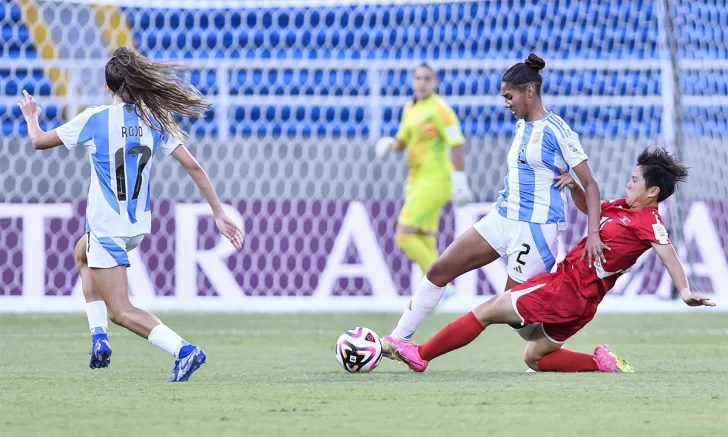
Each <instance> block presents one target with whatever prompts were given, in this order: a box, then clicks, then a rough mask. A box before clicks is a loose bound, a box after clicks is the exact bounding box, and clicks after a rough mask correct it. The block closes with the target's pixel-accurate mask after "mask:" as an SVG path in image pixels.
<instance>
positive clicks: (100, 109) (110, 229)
mask: <svg viewBox="0 0 728 437" xmlns="http://www.w3.org/2000/svg"><path fill="white" fill-rule="evenodd" d="M57 133H58V137H59V138H60V139H61V141H62V142H63V144H64V145H65V146H66V147H67V148H69V149H72V148H74V147H76V146H81V145H82V146H86V147H87V149H88V156H89V160H90V161H91V182H90V185H89V190H88V201H87V202H86V231H87V232H89V231H92V232H93V233H94V234H96V235H97V236H99V237H134V236H137V235H142V234H148V233H149V232H151V229H152V217H151V183H152V157H153V156H154V154H155V153H156V152H157V149H158V148H161V149H162V152H163V153H164V154H165V155H169V154H170V153H172V151H173V150H174V149H175V148H176V147H177V146H178V145H179V144H180V142H179V141H176V140H170V139H168V138H167V137H166V136H164V135H162V134H161V133H159V132H157V131H156V130H154V129H152V128H151V127H150V126H149V125H148V124H146V123H145V122H144V121H142V120H141V119H140V118H139V116H138V115H137V113H136V110H135V108H134V106H133V105H129V104H126V103H120V104H117V105H107V106H95V107H92V108H88V109H86V110H85V111H83V112H82V113H80V114H78V115H77V116H76V117H74V118H73V119H72V120H71V121H69V122H68V123H66V124H64V125H62V126H60V127H59V128H58V129H57Z"/></svg>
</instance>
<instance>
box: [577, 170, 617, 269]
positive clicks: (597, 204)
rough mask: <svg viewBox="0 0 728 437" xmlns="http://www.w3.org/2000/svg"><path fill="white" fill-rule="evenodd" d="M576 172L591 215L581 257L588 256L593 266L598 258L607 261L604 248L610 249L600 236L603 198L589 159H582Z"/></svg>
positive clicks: (590, 264) (588, 212) (588, 213)
mask: <svg viewBox="0 0 728 437" xmlns="http://www.w3.org/2000/svg"><path fill="white" fill-rule="evenodd" d="M574 173H575V174H576V177H578V178H579V180H580V181H581V184H582V185H583V186H584V193H585V196H586V209H587V215H588V216H589V224H588V227H587V234H586V235H587V238H586V246H585V247H584V253H583V254H582V256H581V259H582V260H583V259H584V258H587V259H588V261H589V266H592V265H593V264H594V262H595V261H596V260H599V259H600V260H601V261H602V262H606V261H607V260H606V258H605V257H604V253H603V252H604V250H609V247H607V245H605V244H604V243H602V240H601V239H600V238H599V214H600V213H601V203H602V201H601V199H600V193H599V183H598V182H597V179H596V178H595V177H594V173H593V172H592V169H591V167H589V162H588V161H582V162H581V163H579V164H578V165H577V166H575V167H574Z"/></svg>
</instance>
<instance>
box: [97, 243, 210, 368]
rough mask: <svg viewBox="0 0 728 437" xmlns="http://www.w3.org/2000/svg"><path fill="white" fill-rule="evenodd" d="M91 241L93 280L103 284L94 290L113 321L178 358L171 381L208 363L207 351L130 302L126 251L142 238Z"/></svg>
mask: <svg viewBox="0 0 728 437" xmlns="http://www.w3.org/2000/svg"><path fill="white" fill-rule="evenodd" d="M89 238H90V240H89V250H88V260H89V266H90V268H91V281H92V283H93V284H103V286H97V287H95V289H96V290H98V292H99V293H100V294H101V296H102V298H103V300H104V302H106V306H107V308H108V310H109V317H110V318H111V321H112V322H114V323H115V324H117V325H119V326H122V327H124V328H126V329H128V330H130V331H131V332H133V333H135V334H137V335H139V336H140V337H143V338H146V339H148V340H149V342H150V343H151V344H153V345H155V346H157V347H159V348H160V349H162V350H164V351H165V352H167V353H169V354H170V355H172V356H174V357H176V358H177V361H176V363H175V367H174V371H173V372H174V375H173V376H172V378H170V379H168V381H171V382H175V381H186V380H187V379H188V378H189V377H190V375H191V374H192V373H194V372H195V371H196V370H197V369H198V368H199V367H200V366H201V365H202V364H203V363H204V362H205V360H206V356H205V353H204V351H203V350H202V349H201V348H199V347H197V346H195V345H192V344H190V343H188V342H186V341H185V340H184V339H183V338H182V337H180V336H179V334H177V333H176V332H174V331H173V330H171V329H170V328H169V327H168V326H166V325H165V324H163V323H162V322H161V320H159V319H158V318H157V317H155V316H154V315H152V314H151V313H149V312H147V311H144V310H142V309H140V308H137V307H135V306H134V305H132V303H131V301H130V300H129V285H128V280H127V267H128V266H129V258H128V255H127V252H128V251H129V250H132V249H134V248H135V247H136V246H137V245H138V244H139V242H141V237H135V238H132V239H128V238H107V237H96V236H95V235H94V234H93V233H92V234H89Z"/></svg>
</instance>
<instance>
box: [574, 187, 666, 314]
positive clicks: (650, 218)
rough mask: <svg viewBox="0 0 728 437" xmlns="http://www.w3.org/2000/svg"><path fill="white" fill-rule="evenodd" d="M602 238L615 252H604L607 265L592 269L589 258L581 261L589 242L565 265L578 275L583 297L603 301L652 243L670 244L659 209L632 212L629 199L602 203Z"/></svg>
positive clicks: (584, 240)
mask: <svg viewBox="0 0 728 437" xmlns="http://www.w3.org/2000/svg"><path fill="white" fill-rule="evenodd" d="M599 237H600V238H601V239H602V243H604V244H606V245H607V246H609V248H610V249H611V250H605V251H604V257H605V258H606V262H605V263H604V264H602V263H601V262H599V261H597V262H596V263H595V265H594V266H593V267H592V268H589V261H588V260H587V259H586V258H585V259H584V261H581V255H582V253H583V252H584V246H585V245H586V238H584V239H582V240H581V242H580V243H579V245H578V246H576V247H575V248H573V249H571V250H570V251H569V253H568V254H567V255H566V259H565V260H564V264H567V265H571V266H572V268H573V269H575V270H577V271H578V274H577V277H578V279H579V282H580V284H581V287H580V290H579V291H580V293H581V294H582V295H584V297H586V298H591V297H597V298H598V299H599V300H601V299H602V298H603V297H604V295H605V294H607V292H608V291H609V290H611V289H612V287H614V283H615V282H617V279H618V278H619V277H620V276H622V274H624V273H625V272H626V271H628V270H629V268H630V267H632V266H633V265H634V263H635V262H637V258H639V257H640V256H641V255H642V254H643V253H645V252H646V251H647V250H648V249H650V248H651V247H652V243H657V244H670V238H669V237H668V235H667V230H666V229H665V226H664V225H663V224H662V217H660V213H659V212H658V211H657V208H655V207H649V208H642V209H630V208H629V206H628V205H627V202H626V200H625V199H618V200H607V201H604V202H602V213H601V220H600V226H599Z"/></svg>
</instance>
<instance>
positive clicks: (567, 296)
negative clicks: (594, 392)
mask: <svg viewBox="0 0 728 437" xmlns="http://www.w3.org/2000/svg"><path fill="white" fill-rule="evenodd" d="M687 175H688V171H687V167H685V165H683V164H682V163H681V162H679V161H677V160H676V159H675V158H674V157H673V156H671V155H670V154H669V153H668V152H667V151H666V150H665V149H657V150H649V149H647V150H644V151H643V152H642V153H641V154H640V155H639V157H638V158H637V168H636V169H635V170H634V172H633V173H632V176H631V179H630V181H629V183H628V184H627V190H626V197H625V198H624V199H619V200H614V201H606V202H603V203H602V205H601V221H600V222H601V226H600V228H599V237H600V238H601V241H602V242H603V243H604V244H606V245H607V246H608V250H605V251H604V253H603V255H602V258H601V259H599V260H597V261H596V262H595V263H594V264H593V265H590V263H588V262H587V261H586V260H584V259H583V256H582V253H583V252H584V244H585V241H586V238H584V239H583V240H581V242H580V243H579V245H578V246H576V247H575V248H573V249H572V250H571V251H569V253H568V255H567V256H566V259H564V260H563V261H562V262H560V263H559V264H558V267H557V270H556V272H554V273H544V274H541V275H537V276H534V277H533V278H531V279H530V280H528V281H527V282H525V283H523V284H519V285H517V286H515V287H513V288H512V289H511V290H510V291H509V292H506V293H504V294H502V295H500V296H498V297H496V298H493V299H491V300H489V301H487V302H485V303H483V304H481V305H479V306H478V307H477V308H475V309H474V310H473V311H472V312H470V313H468V314H466V315H465V316H463V317H461V318H459V319H457V320H456V321H454V322H452V323H450V324H449V325H447V326H446V327H445V328H443V329H442V330H441V331H440V332H438V333H437V334H435V336H433V337H432V338H431V339H429V340H428V341H427V342H425V343H423V344H422V345H420V346H416V345H407V346H404V347H402V348H400V349H397V350H396V355H397V357H398V358H400V359H401V360H402V361H404V362H405V363H407V364H408V365H409V367H410V368H411V369H412V370H414V371H416V372H422V371H424V370H425V369H426V368H427V365H428V363H429V361H430V360H432V359H434V358H436V357H438V356H440V355H443V354H446V353H448V352H450V351H453V350H455V349H458V348H460V347H463V346H465V345H466V344H468V343H470V342H471V341H473V340H475V338H476V337H477V336H478V335H480V333H481V332H483V330H484V329H485V328H487V327H488V326H489V325H491V324H501V323H508V324H521V325H528V324H536V323H539V324H540V328H541V329H535V330H534V331H533V333H532V334H531V338H530V340H529V341H528V344H527V346H526V350H525V352H524V361H525V362H526V364H527V365H528V366H529V367H530V368H531V369H533V370H537V371H557V372H598V371H602V372H632V371H633V370H632V368H631V367H630V366H629V364H627V362H626V361H624V360H622V359H621V358H619V357H617V356H616V355H615V354H613V353H612V352H611V351H610V350H609V347H608V346H606V345H601V346H597V348H596V349H595V351H594V353H593V354H587V353H581V352H575V351H571V350H568V349H565V348H563V347H562V346H563V343H564V342H565V341H566V340H568V339H569V338H570V337H571V336H573V335H574V334H576V333H577V332H578V331H579V330H580V329H582V328H583V327H584V326H586V324H587V323H589V322H590V321H591V320H592V318H593V317H594V314H596V311H597V306H598V305H599V303H600V302H601V301H602V299H603V298H604V296H605V295H606V294H607V292H608V291H609V290H610V289H612V287H614V284H615V282H616V281H617V279H618V278H619V277H620V276H621V275H622V274H623V273H624V272H625V271H627V270H628V269H629V268H630V267H631V266H632V265H634V263H635V262H636V261H637V258H639V257H640V255H642V254H643V253H644V252H646V251H647V250H649V249H650V248H654V249H655V251H656V252H657V255H658V256H659V257H660V259H661V260H662V262H663V264H664V265H665V267H666V268H667V271H668V273H669V274H670V277H671V278H672V280H673V281H674V283H675V285H676V286H677V289H678V290H679V291H680V296H681V297H682V299H683V301H684V302H685V303H686V304H687V305H690V306H701V305H704V306H715V303H713V302H711V301H710V299H708V298H705V297H702V296H697V295H694V294H692V293H691V292H690V288H689V286H688V280H687V277H686V276H685V271H684V269H683V266H682V263H681V262H680V260H679V259H678V257H677V253H675V249H674V248H673V246H672V244H671V243H670V239H669V237H668V234H667V230H666V229H665V227H664V225H663V224H662V218H661V217H660V213H659V212H658V210H657V206H658V204H659V202H662V201H663V200H665V199H667V198H668V197H670V196H671V195H672V194H673V193H674V192H675V190H676V188H677V185H678V184H679V183H680V182H683V181H684V180H685V178H686V177H687ZM557 179H560V180H559V184H560V185H563V186H566V187H569V188H571V192H572V197H573V198H574V203H575V205H576V206H577V207H578V208H579V209H581V210H582V211H585V210H586V199H585V197H584V192H583V191H582V190H581V189H580V188H579V187H578V185H577V184H576V183H575V182H574V181H573V179H572V178H571V177H570V176H568V175H562V176H560V177H559V178H557Z"/></svg>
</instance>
